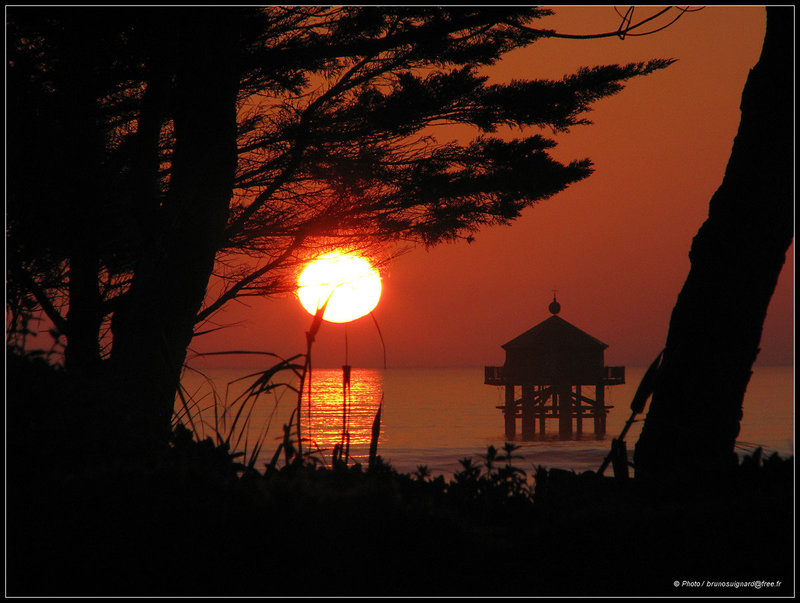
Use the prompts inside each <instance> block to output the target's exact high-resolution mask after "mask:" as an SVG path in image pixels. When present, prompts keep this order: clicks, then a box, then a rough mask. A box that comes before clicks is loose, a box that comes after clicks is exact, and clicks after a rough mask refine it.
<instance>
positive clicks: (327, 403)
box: [301, 368, 383, 461]
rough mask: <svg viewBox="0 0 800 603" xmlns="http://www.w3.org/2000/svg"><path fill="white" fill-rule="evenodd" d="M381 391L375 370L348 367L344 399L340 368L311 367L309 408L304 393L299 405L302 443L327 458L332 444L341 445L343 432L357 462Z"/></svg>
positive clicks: (365, 451) (380, 379)
mask: <svg viewBox="0 0 800 603" xmlns="http://www.w3.org/2000/svg"><path fill="white" fill-rule="evenodd" d="M382 394H383V376H382V375H381V373H380V372H379V371H377V370H374V369H360V368H354V369H352V371H351V374H350V387H349V395H348V396H347V400H345V387H344V379H343V370H342V369H314V371H313V372H312V374H311V406H310V409H309V401H308V393H307V392H306V393H305V394H304V396H303V404H302V415H301V424H302V426H303V439H304V440H305V439H307V443H306V446H310V449H311V450H317V449H318V450H320V451H323V453H324V454H325V456H326V458H327V457H329V453H330V452H331V451H332V450H333V447H334V446H336V445H337V444H342V441H343V437H342V434H343V433H345V434H346V435H347V436H349V445H350V456H351V457H353V458H355V459H356V460H357V461H361V460H362V459H361V457H362V456H363V457H364V459H366V455H367V454H368V449H369V445H370V440H371V438H372V425H373V422H374V420H375V414H376V413H377V412H378V407H379V406H380V403H381V397H382ZM345 401H346V402H347V416H346V418H345ZM381 435H383V425H381Z"/></svg>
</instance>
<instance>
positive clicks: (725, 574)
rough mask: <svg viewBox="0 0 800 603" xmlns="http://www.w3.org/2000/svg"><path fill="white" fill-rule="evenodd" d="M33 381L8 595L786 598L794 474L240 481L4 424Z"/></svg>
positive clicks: (225, 461) (15, 482)
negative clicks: (674, 479)
mask: <svg viewBox="0 0 800 603" xmlns="http://www.w3.org/2000/svg"><path fill="white" fill-rule="evenodd" d="M26 370H27V369H26ZM17 375H18V378H17V382H16V383H17V385H19V384H20V383H23V381H20V379H22V378H27V379H30V377H31V376H32V375H30V374H28V375H27V376H26V375H25V374H24V370H21V371H20V372H18V373H17ZM42 379H43V378H42V377H41V376H39V378H37V380H36V381H30V380H29V381H27V382H24V383H26V384H27V385H26V387H23V388H21V389H20V388H19V387H17V386H16V385H13V386H10V387H9V401H8V405H9V406H8V409H9V411H8V415H9V424H8V427H7V429H8V443H7V446H8V457H7V459H8V460H7V491H6V494H7V515H6V527H7V549H6V552H7V568H6V569H7V571H6V589H7V594H8V595H10V596H17V595H45V596H47V595H50V596H52V595H112V596H113V595H167V596H169V595H264V596H278V595H294V596H302V595H306V596H320V595H332V596H336V595H378V596H380V595H432V596H436V595H484V596H502V595H521V596H539V595H677V596H719V595H724V594H728V595H748V596H755V595H758V596H771V595H783V596H786V595H791V594H793V593H794V523H793V500H794V499H793V496H794V485H793V481H794V478H793V461H792V459H780V458H777V457H771V458H769V459H761V458H760V457H759V456H754V457H750V458H748V459H746V460H745V461H743V462H742V464H741V465H740V466H739V468H738V470H737V472H736V475H735V476H733V477H732V478H731V479H730V480H728V481H727V482H726V483H725V484H724V485H717V486H715V487H714V488H712V489H676V488H663V487H658V486H653V485H650V486H648V487H645V486H643V485H641V484H639V483H637V482H636V481H635V480H628V481H616V480H614V479H613V478H610V477H605V478H604V477H599V476H597V475H595V474H593V473H585V474H582V475H576V474H574V473H571V472H566V471H560V470H558V469H549V470H547V469H543V468H539V469H538V471H536V480H535V484H536V485H535V487H534V488H531V487H529V486H528V482H527V481H526V480H525V475H524V474H523V473H521V470H524V471H527V472H528V473H530V472H531V471H534V468H531V467H518V466H517V465H516V463H517V460H516V459H515V458H514V455H513V449H512V448H510V447H509V448H508V449H507V450H502V451H494V450H489V451H487V455H486V457H484V458H476V459H473V460H472V461H471V462H466V461H465V462H464V463H463V470H462V471H461V472H460V473H458V474H457V475H456V476H455V477H454V478H453V479H452V480H451V481H449V482H445V480H444V479H443V478H437V479H431V478H430V477H427V476H426V475H425V472H424V471H419V472H417V473H416V474H414V475H408V474H401V473H398V472H396V471H394V470H393V469H392V468H391V467H389V466H387V465H385V464H384V463H382V462H380V461H378V462H376V464H375V466H373V467H372V468H369V469H367V468H364V467H359V466H353V465H349V466H345V465H344V464H340V465H338V466H337V467H334V468H324V467H321V466H319V465H315V464H314V463H313V462H312V461H310V460H308V459H306V460H304V461H303V462H300V461H299V460H297V459H295V460H294V461H293V460H292V459H291V458H290V459H289V463H288V464H285V462H284V463H281V465H280V468H279V469H278V468H276V469H275V470H273V471H258V472H252V471H243V470H242V468H241V466H238V465H237V464H236V462H235V459H233V458H232V457H231V455H229V454H228V453H227V451H226V450H225V449H221V448H217V447H214V446H213V445H212V444H211V442H210V441H207V442H203V443H196V442H193V441H191V439H190V438H189V437H187V435H188V434H187V432H184V431H181V430H179V431H178V432H176V435H175V438H174V441H173V445H172V446H171V447H170V449H169V450H168V451H167V452H166V453H165V454H164V455H163V456H161V457H160V458H157V459H151V460H150V461H148V462H143V461H134V460H131V459H130V458H126V457H125V456H124V455H121V454H117V455H115V454H114V453H113V451H109V449H108V447H109V442H108V441H105V442H102V448H101V449H93V447H92V444H93V443H92V442H87V441H86V440H85V438H81V437H78V435H77V434H75V433H74V429H77V428H76V427H74V425H73V430H72V433H71V431H70V429H68V428H67V427H68V426H69V425H70V421H69V419H68V418H66V416H64V417H62V419H63V420H62V422H61V423H60V424H61V426H62V427H61V428H58V427H57V426H56V425H54V424H53V422H52V421H49V422H48V420H47V419H46V417H50V416H51V415H52V413H53V412H55V411H54V410H53V409H52V408H50V409H48V403H45V402H41V403H40V404H39V406H38V407H37V408H36V410H35V411H31V410H30V408H29V407H26V408H28V410H26V411H22V410H19V407H18V404H19V403H21V402H23V401H25V402H26V403H27V404H30V403H31V398H32V397H36V396H37V395H38V394H37V393H36V390H37V389H40V390H41V391H52V390H48V388H46V387H45V386H44V385H43V381H42ZM9 382H11V380H9ZM110 429H111V428H110ZM111 432H112V433H113V429H111ZM70 441H72V446H71V447H70V446H69V442H70ZM111 441H113V439H112V440H111ZM48 442H50V443H48ZM56 444H57V445H58V447H56ZM65 444H66V447H65ZM57 453H58V456H55V455H56V454H57ZM282 460H284V461H285V459H282ZM755 581H762V582H761V584H760V588H757V586H756V585H755ZM676 584H677V586H676ZM726 584H727V585H726Z"/></svg>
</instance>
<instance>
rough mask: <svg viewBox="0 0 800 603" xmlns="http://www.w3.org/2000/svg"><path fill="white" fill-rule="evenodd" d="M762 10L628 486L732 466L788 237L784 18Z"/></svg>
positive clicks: (790, 106) (702, 475)
mask: <svg viewBox="0 0 800 603" xmlns="http://www.w3.org/2000/svg"><path fill="white" fill-rule="evenodd" d="M766 10H767V30H766V35H765V39H764V46H763V48H762V53H761V57H760V59H759V61H758V63H757V64H756V66H755V67H754V68H753V69H752V70H751V72H750V74H749V76H748V78H747V83H746V84H745V88H744V91H743V94H742V103H741V111H742V117H741V122H740V125H739V131H738V133H737V136H736V139H735V140H734V144H733V150H732V152H731V156H730V159H729V161H728V166H727V168H726V172H725V176H724V179H723V181H722V184H721V186H720V187H719V189H718V190H717V191H716V192H715V194H714V196H713V197H712V199H711V202H710V207H709V215H708V219H707V220H706V222H705V223H704V224H703V225H702V227H701V228H700V230H699V232H698V233H697V235H696V236H695V238H694V241H693V243H692V248H691V251H690V256H689V257H690V260H691V269H690V272H689V275H688V277H687V279H686V282H685V283H684V286H683V289H682V291H681V292H680V295H679V296H678V300H677V303H676V305H675V308H674V309H673V313H672V318H671V320H670V325H669V333H668V335H667V342H666V347H665V350H664V357H663V363H662V367H661V370H660V373H659V375H658V379H657V383H656V386H655V389H654V392H653V398H652V402H651V406H650V410H649V412H648V414H647V418H646V420H645V423H644V426H643V428H642V433H641V436H640V438H639V441H638V443H637V444H636V451H635V456H634V464H635V467H636V477H637V478H643V479H646V480H654V481H658V482H662V483H663V482H666V483H674V481H675V480H678V481H689V482H694V483H704V482H705V483H713V482H714V481H715V480H716V479H718V478H724V476H725V474H726V472H727V471H728V470H730V469H731V468H732V467H734V466H735V465H736V462H737V461H736V456H735V452H734V445H735V442H736V437H737V436H738V433H739V423H740V420H741V418H742V401H743V398H744V393H745V389H746V388H747V384H748V381H749V379H750V375H751V373H752V371H751V369H752V365H753V362H754V361H755V359H756V356H757V354H758V351H759V347H758V346H759V341H760V339H761V330H762V327H763V323H764V318H765V316H766V312H767V306H768V304H769V301H770V298H771V297H772V294H773V292H774V290H775V285H776V282H777V279H778V275H779V273H780V271H781V268H782V266H783V264H784V261H785V258H786V251H787V249H788V248H789V245H790V244H791V241H792V237H793V229H794V222H793V192H792V191H793V170H794V162H793V119H794V117H793V116H794V102H793V75H794V69H793V57H794V54H793V48H792V40H793V23H794V17H793V14H792V9H791V8H790V7H786V8H767V9H766Z"/></svg>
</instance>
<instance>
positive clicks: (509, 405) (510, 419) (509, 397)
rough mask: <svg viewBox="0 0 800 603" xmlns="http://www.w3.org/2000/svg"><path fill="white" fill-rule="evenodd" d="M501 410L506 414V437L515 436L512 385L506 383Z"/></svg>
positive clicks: (508, 438) (515, 416)
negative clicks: (503, 405) (504, 398)
mask: <svg viewBox="0 0 800 603" xmlns="http://www.w3.org/2000/svg"><path fill="white" fill-rule="evenodd" d="M503 412H504V413H505V415H506V439H507V440H513V439H514V438H515V437H517V405H516V401H515V400H514V386H513V385H506V404H505V408H504V409H503Z"/></svg>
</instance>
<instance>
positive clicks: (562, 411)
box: [557, 385, 572, 440]
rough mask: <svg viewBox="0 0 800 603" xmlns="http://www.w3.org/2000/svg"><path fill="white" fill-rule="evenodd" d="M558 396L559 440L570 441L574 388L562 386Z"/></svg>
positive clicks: (559, 388)
mask: <svg viewBox="0 0 800 603" xmlns="http://www.w3.org/2000/svg"><path fill="white" fill-rule="evenodd" d="M557 391H558V393H557V396H558V438H559V439H560V440H569V439H570V438H571V437H572V396H571V395H570V394H571V393H572V387H570V386H569V385H567V386H564V385H560V386H559V387H558V388H557Z"/></svg>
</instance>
